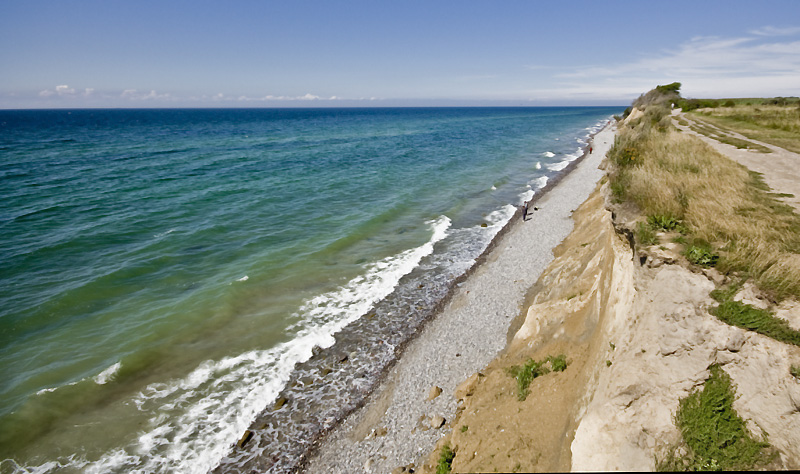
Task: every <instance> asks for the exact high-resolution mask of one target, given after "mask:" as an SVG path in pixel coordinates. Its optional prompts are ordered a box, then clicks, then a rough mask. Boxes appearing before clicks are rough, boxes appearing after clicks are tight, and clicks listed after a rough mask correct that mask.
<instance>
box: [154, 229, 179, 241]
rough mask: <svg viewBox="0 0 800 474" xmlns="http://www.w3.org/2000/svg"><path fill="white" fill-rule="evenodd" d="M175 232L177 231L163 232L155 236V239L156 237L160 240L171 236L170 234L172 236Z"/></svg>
mask: <svg viewBox="0 0 800 474" xmlns="http://www.w3.org/2000/svg"><path fill="white" fill-rule="evenodd" d="M173 232H175V229H170V230H168V231H166V232H162V233H160V234H155V235H154V236H153V237H155V238H156V239H159V238H161V237H164V236H166V235H169V234H171V233H173Z"/></svg>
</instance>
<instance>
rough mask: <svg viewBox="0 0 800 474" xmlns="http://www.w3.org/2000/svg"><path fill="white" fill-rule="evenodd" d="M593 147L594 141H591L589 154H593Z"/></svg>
mask: <svg viewBox="0 0 800 474" xmlns="http://www.w3.org/2000/svg"><path fill="white" fill-rule="evenodd" d="M592 145H594V140H589V154H590V155H591V154H592Z"/></svg>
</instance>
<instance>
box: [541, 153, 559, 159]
mask: <svg viewBox="0 0 800 474" xmlns="http://www.w3.org/2000/svg"><path fill="white" fill-rule="evenodd" d="M542 155H544V156H546V157H548V158H552V157H554V156H556V154H555V153H553V152H552V151H546V152H544V153H542Z"/></svg>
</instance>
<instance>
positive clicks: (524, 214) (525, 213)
mask: <svg viewBox="0 0 800 474" xmlns="http://www.w3.org/2000/svg"><path fill="white" fill-rule="evenodd" d="M528 202H529V201H525V204H523V205H522V220H523V221H527V220H528Z"/></svg>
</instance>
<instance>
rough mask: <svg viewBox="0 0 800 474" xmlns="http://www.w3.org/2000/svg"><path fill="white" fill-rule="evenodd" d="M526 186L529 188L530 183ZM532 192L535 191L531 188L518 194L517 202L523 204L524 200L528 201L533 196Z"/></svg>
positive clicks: (534, 192)
mask: <svg viewBox="0 0 800 474" xmlns="http://www.w3.org/2000/svg"><path fill="white" fill-rule="evenodd" d="M528 187H529V188H530V187H531V185H530V184H529V185H528ZM534 194H536V191H534V190H532V189H528V190H527V191H525V192H524V193H522V194H521V195H520V201H519V203H520V204H523V203H524V202H525V201H529V200H530V199H531V198H532V197H533V195H534Z"/></svg>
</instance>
